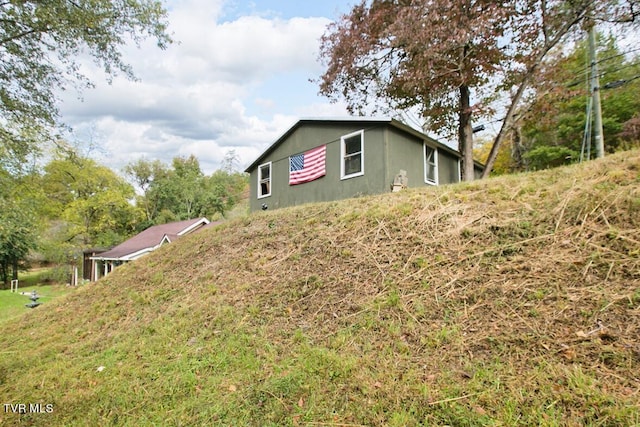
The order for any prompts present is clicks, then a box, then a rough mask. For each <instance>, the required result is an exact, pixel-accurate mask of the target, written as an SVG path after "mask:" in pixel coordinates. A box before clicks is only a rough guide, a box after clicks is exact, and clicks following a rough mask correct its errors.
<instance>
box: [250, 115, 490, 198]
mask: <svg viewBox="0 0 640 427" xmlns="http://www.w3.org/2000/svg"><path fill="white" fill-rule="evenodd" d="M460 158H461V155H460V153H459V152H458V151H456V150H454V149H452V148H450V147H447V146H446V145H444V144H442V143H439V142H437V141H436V140H434V139H432V138H430V137H429V136H427V135H425V134H423V133H422V132H419V131H417V130H415V129H413V128H411V127H410V126H407V125H405V124H403V123H402V122H399V121H397V120H395V119H366V118H360V117H350V118H345V119H302V120H299V121H298V122H297V123H296V124H295V125H293V127H291V129H289V130H288V131H287V132H285V134H284V135H282V136H281V137H280V138H279V139H278V140H277V141H276V142H274V143H273V144H272V145H271V146H270V147H269V148H267V150H266V151H265V152H264V153H262V155H260V157H258V159H256V161H254V162H253V163H252V164H251V165H250V166H249V167H248V168H247V169H246V171H245V172H247V173H249V174H250V175H251V178H250V188H251V189H250V197H249V198H250V209H251V211H255V210H259V209H277V208H283V207H286V206H293V205H299V204H303V203H310V202H322V201H331V200H338V199H346V198H349V197H356V196H361V195H370V194H380V193H384V192H389V191H392V189H394V187H395V188H396V189H397V188H403V187H405V186H406V187H423V186H429V185H442V184H449V183H455V182H459V181H460ZM481 172H482V165H480V164H476V174H477V175H479V174H480V173H481ZM394 184H395V186H394Z"/></svg>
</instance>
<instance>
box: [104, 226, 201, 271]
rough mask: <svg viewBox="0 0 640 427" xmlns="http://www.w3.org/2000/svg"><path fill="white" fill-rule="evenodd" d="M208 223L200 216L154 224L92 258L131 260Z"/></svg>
mask: <svg viewBox="0 0 640 427" xmlns="http://www.w3.org/2000/svg"><path fill="white" fill-rule="evenodd" d="M208 223H209V220H208V219H206V218H198V219H189V220H186V221H178V222H170V223H168V224H160V225H154V226H152V227H149V228H147V229H146V230H144V231H143V232H141V233H139V234H136V235H135V236H133V237H132V238H130V239H129V240H126V241H124V242H122V243H120V244H119V245H118V246H116V247H114V248H112V249H110V250H108V251H106V252H102V253H100V254H98V255H96V256H95V257H92V258H96V259H108V260H122V261H130V260H133V259H136V258H138V257H140V256H142V255H144V254H146V253H148V252H151V251H153V250H155V249H157V248H158V247H159V246H160V245H162V243H164V242H172V241H174V240H175V239H177V238H179V237H181V236H184V235H185V234H189V233H191V232H192V231H195V230H197V229H199V228H200V227H202V226H203V225H207V224H208Z"/></svg>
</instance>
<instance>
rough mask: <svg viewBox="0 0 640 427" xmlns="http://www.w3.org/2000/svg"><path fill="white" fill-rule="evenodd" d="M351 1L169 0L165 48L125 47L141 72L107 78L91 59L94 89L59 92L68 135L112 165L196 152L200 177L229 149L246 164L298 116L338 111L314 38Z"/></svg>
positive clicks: (89, 66) (341, 112)
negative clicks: (320, 83)
mask: <svg viewBox="0 0 640 427" xmlns="http://www.w3.org/2000/svg"><path fill="white" fill-rule="evenodd" d="M353 4H354V2H353V1H350V0H342V1H338V0H325V1H322V0H306V1H305V0H297V1H294V0H280V1H279V0H259V1H240V0H167V1H166V2H165V5H166V7H167V9H168V10H169V22H170V31H171V32H172V33H173V36H174V38H175V40H176V41H177V43H175V44H174V45H172V46H170V47H169V48H168V49H167V50H165V51H161V50H159V49H157V48H156V47H155V46H154V45H153V43H152V41H149V42H148V43H144V44H143V45H142V46H141V47H140V48H139V49H138V48H136V47H134V46H131V47H127V48H126V49H125V59H126V61H127V62H129V63H130V64H131V65H132V66H133V68H134V71H135V73H136V75H137V77H138V78H139V81H136V82H132V81H128V80H126V79H124V78H120V77H118V78H116V79H115V80H114V81H113V83H112V84H111V85H109V84H107V82H106V81H105V78H104V75H103V74H102V72H101V71H100V70H97V69H96V68H95V67H94V66H93V65H92V64H91V62H90V61H87V63H86V65H85V67H84V72H85V73H86V74H87V75H88V76H89V77H90V78H91V79H92V80H93V81H94V83H95V84H96V87H95V88H94V89H87V90H85V91H83V92H82V94H81V99H78V96H77V95H78V94H76V93H64V94H63V95H62V96H63V100H64V102H63V104H62V105H61V111H62V115H63V120H65V121H66V122H67V123H68V124H70V125H71V126H72V127H73V133H72V134H70V135H69V139H70V140H72V141H74V142H77V143H79V144H80V145H85V146H89V145H91V146H97V147H99V149H98V150H95V151H94V152H93V153H92V155H93V156H94V157H95V158H96V160H98V161H99V162H101V163H102V164H105V165H106V166H109V167H111V168H113V169H115V170H118V171H119V170H121V169H122V167H123V166H124V165H125V164H127V163H129V162H131V161H134V160H136V159H138V158H146V159H149V160H153V159H159V160H162V161H164V162H166V163H169V162H170V161H171V159H173V158H174V157H176V156H189V155H191V154H193V155H195V156H196V157H197V158H198V159H199V160H200V164H201V167H202V169H203V171H204V172H205V173H211V172H213V171H214V170H215V169H217V168H218V167H219V166H220V161H221V160H222V158H223V157H224V155H225V154H226V153H227V152H228V151H229V150H234V151H235V152H236V154H237V155H238V156H239V157H240V165H241V166H246V165H248V164H250V163H251V162H252V161H253V160H254V159H255V158H256V157H257V156H258V155H259V154H260V153H261V152H262V150H264V148H266V147H267V146H269V145H270V144H271V143H272V142H273V141H274V140H276V139H277V138H278V137H279V136H280V135H281V134H282V133H283V132H285V131H286V130H287V129H288V128H289V127H290V126H291V125H293V124H294V123H295V121H296V120H297V119H299V118H301V117H322V116H330V117H336V116H344V115H346V110H345V108H344V105H341V104H330V103H329V102H328V100H327V99H326V98H322V97H319V96H318V94H317V92H318V87H317V85H315V84H313V83H310V82H309V79H315V78H318V77H319V76H320V75H321V74H322V71H323V69H322V67H321V65H320V64H319V63H318V61H317V53H318V47H319V38H320V37H321V36H322V34H323V33H324V31H325V29H326V27H327V25H328V24H329V23H330V22H331V21H333V20H335V19H337V18H338V17H339V16H340V15H341V14H344V13H348V12H349V10H350V8H351V6H352V5H353Z"/></svg>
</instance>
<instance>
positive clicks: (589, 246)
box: [0, 151, 640, 426]
mask: <svg viewBox="0 0 640 427" xmlns="http://www.w3.org/2000/svg"><path fill="white" fill-rule="evenodd" d="M639 228H640V152H639V151H632V152H627V153H621V154H618V155H615V156H611V157H609V158H607V159H604V160H600V161H595V162H590V163H588V164H584V165H581V166H573V167H569V168H562V169H554V170H549V171H544V172H539V173H533V174H524V175H519V176H512V177H504V178H498V179H491V180H485V181H479V182H474V183H469V184H460V185H455V186H447V187H441V188H432V189H421V190H410V191H406V192H402V193H394V194H386V195H382V196H377V197H366V198H358V199H352V200H346V201H342V202H335V203H326V204H316V205H308V206H301V207H297V208H293V209H286V210H279V211H273V212H265V213H259V214H255V215H252V216H249V217H247V218H243V219H236V220H233V221H230V222H228V223H226V224H224V225H222V226H219V227H217V228H214V229H210V230H207V231H203V232H201V233H198V234H195V235H193V236H190V237H188V238H185V239H182V240H180V241H178V242H176V243H174V244H171V245H168V246H164V247H162V248H161V249H160V250H158V251H157V252H155V253H154V254H152V255H150V256H148V257H146V258H144V259H141V260H139V261H137V262H134V263H131V264H129V265H127V266H124V267H122V268H119V269H118V270H116V272H115V273H114V274H112V275H111V276H109V277H108V278H107V279H106V280H103V281H101V282H99V283H98V284H95V285H91V286H87V287H85V288H83V289H80V290H78V291H77V292H74V293H73V294H70V295H68V296H66V297H65V298H62V299H60V300H58V301H55V302H52V303H50V304H47V305H46V306H42V307H40V308H39V309H37V310H34V311H30V312H28V313H25V315H23V316H22V317H20V318H19V319H16V320H13V321H10V322H8V325H5V327H4V330H3V332H2V334H1V336H0V349H1V350H0V354H1V356H2V359H1V362H0V396H3V399H5V402H2V403H25V404H28V403H39V404H41V405H43V407H45V406H44V405H47V404H48V405H52V409H53V410H52V411H43V412H44V413H27V414H21V415H18V414H13V413H7V411H4V412H0V424H2V423H5V424H6V425H11V424H12V423H18V422H21V423H22V424H20V425H44V424H46V425H49V426H55V425H60V426H62V425H65V426H66V425H124V426H144V425H184V426H191V425H229V426H231V425H234V426H236V425H256V426H268V425H274V426H275V425H278V426H279V425H292V426H298V425H309V426H311V425H313V426H319V425H325V426H356V425H358V426H359V425H367V426H374V425H389V426H413V425H469V426H474V425H478V426H480V425H482V426H484V425H516V424H518V425H607V426H615V425H620V426H628V425H638V424H640V406H639V402H640V374H639V373H640V338H639V337H640V232H639ZM46 408H49V407H46ZM9 412H10V411H9Z"/></svg>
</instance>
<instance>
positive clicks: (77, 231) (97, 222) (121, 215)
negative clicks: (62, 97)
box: [42, 151, 141, 246]
mask: <svg viewBox="0 0 640 427" xmlns="http://www.w3.org/2000/svg"><path fill="white" fill-rule="evenodd" d="M42 188H43V191H44V192H45V194H46V195H47V197H48V200H49V203H48V206H47V207H48V210H47V216H48V217H49V219H51V220H58V221H63V222H64V224H66V227H64V232H65V234H66V237H65V238H64V240H66V241H69V242H71V241H73V242H76V243H77V244H78V245H79V246H85V245H102V246H109V245H113V244H116V243H120V241H122V240H123V239H124V238H126V237H128V236H129V235H131V234H132V233H133V232H134V231H135V225H136V224H137V222H138V221H139V220H140V219H141V212H139V211H138V210H137V209H136V208H135V207H134V206H133V205H132V204H131V203H130V201H131V200H132V199H133V196H134V190H133V187H132V186H131V185H130V184H128V183H127V182H125V181H124V180H123V179H122V178H120V177H119V176H118V175H116V174H115V173H114V172H113V171H112V170H111V169H109V168H107V167H105V166H101V165H98V164H97V163H96V162H95V161H94V160H91V159H88V158H85V157H81V156H78V155H77V154H76V153H75V152H73V151H71V152H66V153H59V154H58V157H57V158H55V159H54V160H52V161H51V162H49V163H48V164H47V165H46V166H45V167H44V175H43V177H42Z"/></svg>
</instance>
